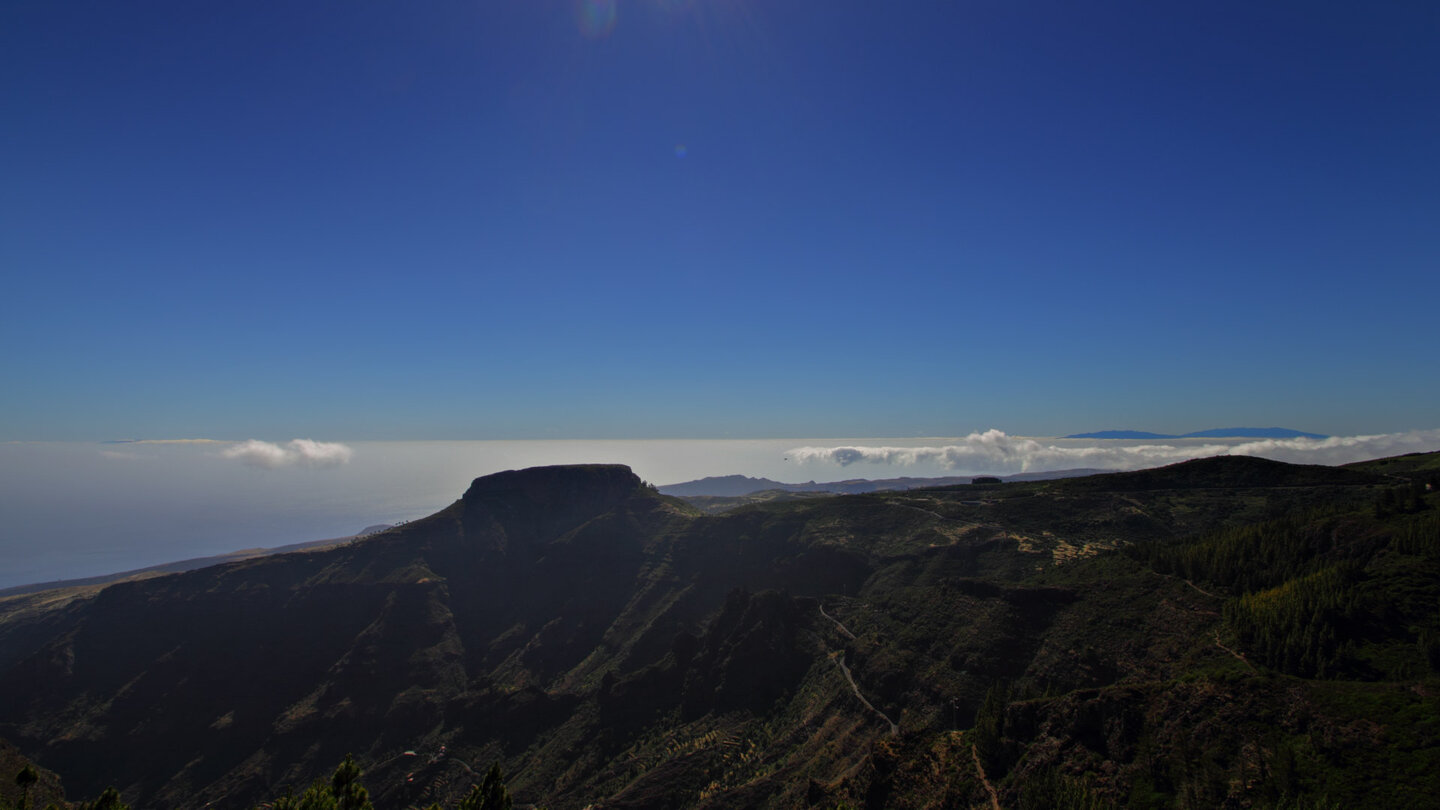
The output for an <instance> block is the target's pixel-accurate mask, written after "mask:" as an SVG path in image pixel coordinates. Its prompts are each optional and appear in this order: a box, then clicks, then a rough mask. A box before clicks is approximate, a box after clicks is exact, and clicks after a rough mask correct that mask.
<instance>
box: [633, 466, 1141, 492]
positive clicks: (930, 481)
mask: <svg viewBox="0 0 1440 810" xmlns="http://www.w3.org/2000/svg"><path fill="white" fill-rule="evenodd" d="M1106 472H1113V471H1112V470H1102V469H1074V470H1050V471H1045V472H1033V473H1013V474H1010V475H993V476H992V475H989V474H988V473H977V474H975V475H945V476H937V477H930V478H925V477H912V476H901V477H899V478H847V479H845V480H843V481H826V482H821V483H816V482H815V481H807V482H805V483H803V484H787V483H784V482H781V481H775V480H772V479H770V478H752V477H750V476H747V475H738V474H737V475H711V476H706V477H704V478H697V479H695V480H693V481H684V482H681V483H678V484H665V485H663V486H660V487H658V488H657V489H658V490H659V491H660V493H661V494H662V495H674V496H676V497H680V498H684V497H695V496H722V497H741V496H745V495H754V494H756V493H758V492H766V491H770V490H778V491H781V492H816V493H819V492H829V493H834V494H837V495H838V494H846V495H852V494H860V493H866V492H883V491H893V490H908V489H924V488H927V487H945V486H957V485H961V484H969V483H971V482H973V481H974V480H975V479H976V478H987V477H988V478H999V479H1000V480H1002V481H1045V480H1050V479H1055V478H1077V477H1080V476H1085V475H1098V474H1101V473H1106Z"/></svg>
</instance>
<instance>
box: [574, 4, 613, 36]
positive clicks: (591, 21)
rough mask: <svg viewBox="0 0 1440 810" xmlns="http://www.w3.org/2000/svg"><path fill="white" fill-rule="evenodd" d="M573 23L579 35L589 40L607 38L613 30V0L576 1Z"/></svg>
mask: <svg viewBox="0 0 1440 810" xmlns="http://www.w3.org/2000/svg"><path fill="white" fill-rule="evenodd" d="M575 23H576V25H578V26H580V33H581V34H582V35H583V36H585V37H588V38H590V39H600V38H601V37H606V36H609V35H610V32H611V31H613V30H614V29H615V0H578V2H576V4H575Z"/></svg>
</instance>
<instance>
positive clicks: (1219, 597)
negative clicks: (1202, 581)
mask: <svg viewBox="0 0 1440 810" xmlns="http://www.w3.org/2000/svg"><path fill="white" fill-rule="evenodd" d="M1185 584H1186V585H1189V586H1190V587H1192V588H1194V589H1195V590H1197V591H1199V592H1200V593H1203V594H1205V595H1206V596H1208V597H1210V598H1211V599H1220V600H1222V601H1223V600H1224V599H1225V597H1223V596H1220V595H1219V594H1213V593H1210V592H1209V591H1207V590H1205V589H1204V588H1202V587H1200V586H1199V585H1196V584H1195V583H1193V582H1191V581H1190V580H1188V579H1187V580H1185Z"/></svg>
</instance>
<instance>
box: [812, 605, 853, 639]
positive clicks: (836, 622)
mask: <svg viewBox="0 0 1440 810" xmlns="http://www.w3.org/2000/svg"><path fill="white" fill-rule="evenodd" d="M819 608H820V615H821V616H824V617H825V618H827V619H829V620H830V621H831V622H832V623H833V624H834V625H835V629H837V630H839V631H840V633H841V635H843V636H845V637H846V638H848V639H850V640H851V641H854V640H855V634H854V633H852V632H850V628H848V627H846V626H845V625H843V624H841V623H840V620H839V619H837V618H835V617H834V616H831V615H830V614H829V613H826V612H825V606H824V605H819Z"/></svg>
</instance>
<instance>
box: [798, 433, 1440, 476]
mask: <svg viewBox="0 0 1440 810" xmlns="http://www.w3.org/2000/svg"><path fill="white" fill-rule="evenodd" d="M1436 449H1440V430H1417V431H1411V432H1408V433H1386V434H1380V435H1374V436H1330V437H1328V438H1324V439H1258V440H1252V441H1245V442H1240V443H1235V442H1204V443H1188V442H1174V443H1163V442H1161V443H1149V444H1135V443H1132V442H1121V441H1116V440H1113V439H1111V440H1105V439H1097V440H1086V441H1080V440H1054V439H1047V440H1040V439H1027V438H1022V437H1017V436H1010V435H1008V434H1006V433H1005V432H1004V431H1000V430H993V429H992V430H987V431H985V432H984V433H971V434H970V435H969V436H966V437H965V438H963V439H961V440H960V441H959V443H958V444H948V445H944V446H942V447H871V446H860V447H797V448H794V449H793V450H791V451H790V452H789V453H788V454H787V455H788V456H789V457H790V458H791V459H792V460H795V461H799V462H801V463H807V462H810V463H815V462H819V463H831V464H839V465H840V466H842V467H848V466H850V465H851V464H884V465H891V466H915V465H936V466H939V467H942V468H944V469H948V470H956V471H963V472H972V473H979V472H992V473H1019V472H1041V471H1046V470H1067V469H1081V468H1089V469H1105V470H1138V469H1142V468H1145V467H1156V466H1160V465H1163V464H1171V463H1174V462H1177V461H1186V460H1188V459H1192V458H1205V457H1208V456H1223V455H1232V456H1261V457H1263V458H1269V459H1275V460H1276V461H1288V462H1291V463H1294V464H1347V463H1349V462H1352V461H1364V460H1366V459H1371V458H1381V457H1384V456H1395V455H1401V454H1403V453H1413V452H1421V451H1430V450H1436Z"/></svg>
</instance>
